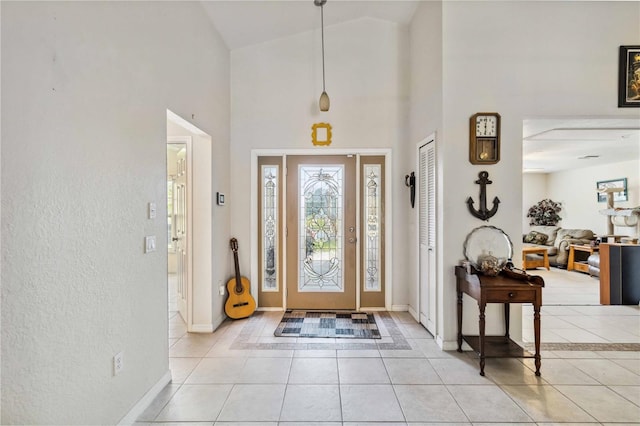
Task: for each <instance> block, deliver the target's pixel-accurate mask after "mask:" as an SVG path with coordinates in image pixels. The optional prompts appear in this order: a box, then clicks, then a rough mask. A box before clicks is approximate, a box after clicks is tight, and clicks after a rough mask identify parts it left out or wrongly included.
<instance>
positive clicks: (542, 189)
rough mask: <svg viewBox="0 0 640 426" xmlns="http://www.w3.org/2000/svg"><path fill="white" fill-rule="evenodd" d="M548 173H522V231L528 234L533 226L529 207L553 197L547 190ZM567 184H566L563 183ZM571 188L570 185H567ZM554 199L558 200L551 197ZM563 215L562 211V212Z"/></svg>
mask: <svg viewBox="0 0 640 426" xmlns="http://www.w3.org/2000/svg"><path fill="white" fill-rule="evenodd" d="M548 176H549V175H548V174H547V173H523V174H522V233H524V234H526V233H527V232H528V230H529V228H530V227H531V225H529V222H530V221H531V218H530V217H527V212H528V211H529V208H530V207H531V206H533V205H535V204H537V203H538V202H539V201H542V200H544V199H545V198H551V197H550V196H549V195H548V191H547V187H548V186H547V181H548ZM563 186H565V184H563ZM566 186H567V188H571V186H570V185H566ZM551 199H552V200H553V201H557V200H555V199H554V198H551ZM560 216H562V212H561V213H560Z"/></svg>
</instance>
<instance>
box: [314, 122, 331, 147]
mask: <svg viewBox="0 0 640 426" xmlns="http://www.w3.org/2000/svg"><path fill="white" fill-rule="evenodd" d="M311 130H312V132H311V141H312V142H313V145H315V146H327V145H331V124H329V123H315V124H314V125H313V126H311Z"/></svg>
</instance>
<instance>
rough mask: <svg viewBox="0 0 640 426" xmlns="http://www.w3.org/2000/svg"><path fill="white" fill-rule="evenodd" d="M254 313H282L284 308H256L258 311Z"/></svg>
mask: <svg viewBox="0 0 640 426" xmlns="http://www.w3.org/2000/svg"><path fill="white" fill-rule="evenodd" d="M256 311H262V312H283V311H284V308H278V307H275V308H269V307H267V308H258V309H256Z"/></svg>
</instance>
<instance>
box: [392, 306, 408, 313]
mask: <svg viewBox="0 0 640 426" xmlns="http://www.w3.org/2000/svg"><path fill="white" fill-rule="evenodd" d="M391 311H393V312H407V311H409V305H391Z"/></svg>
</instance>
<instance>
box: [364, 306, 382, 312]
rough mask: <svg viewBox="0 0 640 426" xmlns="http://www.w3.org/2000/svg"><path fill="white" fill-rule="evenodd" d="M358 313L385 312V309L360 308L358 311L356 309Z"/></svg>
mask: <svg viewBox="0 0 640 426" xmlns="http://www.w3.org/2000/svg"><path fill="white" fill-rule="evenodd" d="M358 311H368V312H386V311H387V308H367V307H364V306H362V307H360V309H358Z"/></svg>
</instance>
